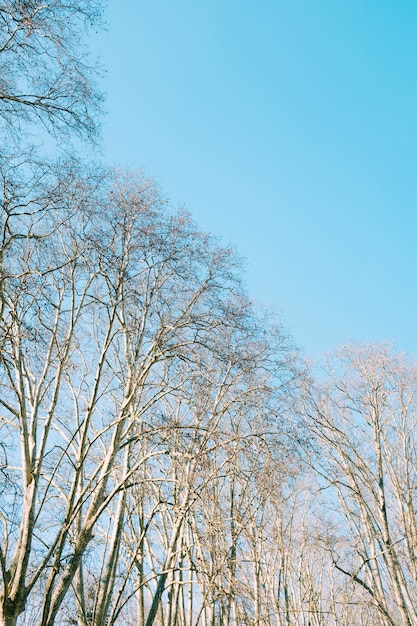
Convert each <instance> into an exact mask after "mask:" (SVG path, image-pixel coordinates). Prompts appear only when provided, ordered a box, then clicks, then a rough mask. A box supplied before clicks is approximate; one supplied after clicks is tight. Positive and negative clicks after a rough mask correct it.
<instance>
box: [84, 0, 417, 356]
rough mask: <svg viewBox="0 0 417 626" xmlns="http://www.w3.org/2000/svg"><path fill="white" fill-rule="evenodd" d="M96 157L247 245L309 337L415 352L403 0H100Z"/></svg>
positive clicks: (415, 167) (413, 113) (298, 335)
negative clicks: (147, 180)
mask: <svg viewBox="0 0 417 626" xmlns="http://www.w3.org/2000/svg"><path fill="white" fill-rule="evenodd" d="M107 21H108V30H107V32H106V33H104V34H101V35H99V36H98V37H96V38H95V39H94V40H93V52H94V53H95V54H99V55H100V56H101V58H102V61H103V63H104V65H105V66H106V67H107V69H108V75H107V78H106V80H105V83H104V88H105V90H106V92H107V103H106V108H107V111H108V113H107V115H106V118H105V124H104V148H105V157H106V160H107V161H109V162H117V163H119V164H121V165H123V166H129V167H131V166H134V167H136V166H137V167H144V168H145V169H146V171H147V173H149V174H150V175H153V176H155V177H156V178H157V179H158V180H159V182H160V183H161V186H162V187H163V188H164V190H165V191H166V192H167V193H168V194H169V195H170V196H171V198H172V200H173V202H174V204H178V205H181V206H184V207H186V208H188V209H189V210H190V211H191V213H192V214H193V216H194V218H195V219H196V221H197V222H198V223H199V224H200V226H201V227H202V228H203V229H205V230H209V231H211V232H213V233H214V234H217V235H219V236H221V237H222V239H223V241H224V242H225V243H230V242H231V243H233V244H234V245H235V246H236V248H237V249H238V250H239V252H240V253H241V254H242V255H243V256H244V257H246V259H247V282H248V287H249V291H250V293H251V295H252V296H253V297H254V298H255V299H257V300H258V301H261V302H264V303H267V304H271V305H272V306H273V307H274V308H275V309H276V310H278V311H280V312H282V320H283V322H284V324H285V326H286V327H287V328H289V330H290V332H291V333H292V334H293V336H294V338H295V340H296V342H297V343H298V344H299V345H300V347H302V348H304V349H305V351H306V352H307V353H308V354H310V355H312V356H317V355H318V354H319V353H321V352H324V351H326V350H329V349H331V348H333V347H336V346H337V345H338V344H340V343H342V342H344V341H347V340H351V339H352V340H360V341H364V340H382V339H392V340H394V341H395V342H396V343H397V345H398V346H399V347H400V348H401V349H403V350H406V351H409V352H414V353H416V354H417V315H416V310H417V286H416V270H417V245H416V241H417V232H416V231H417V202H416V201H417V175H416V174H417V2H415V0H401V1H400V2H393V1H392V0H258V1H257V2H253V0H251V1H249V0H175V1H174V0H152V2H150V1H149V0H147V1H145V0H123V1H120V0H119V1H116V0H110V2H109V8H108V11H107Z"/></svg>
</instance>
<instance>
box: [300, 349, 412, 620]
mask: <svg viewBox="0 0 417 626" xmlns="http://www.w3.org/2000/svg"><path fill="white" fill-rule="evenodd" d="M416 399H417V369H416V365H415V363H413V362H411V361H410V360H407V359H406V358H405V357H403V356H402V355H400V354H397V353H395V352H394V351H393V350H392V348H391V347H390V346H386V345H366V346H349V347H346V348H342V349H340V351H338V353H337V354H336V355H335V357H334V358H332V359H330V361H329V363H328V367H327V379H324V380H322V383H321V384H320V385H319V386H318V388H317V389H316V392H315V393H314V394H312V395H311V394H310V405H309V409H308V411H307V413H308V417H309V426H310V429H311V431H312V433H314V436H315V437H316V441H317V446H318V454H317V455H316V456H315V463H316V469H317V471H318V472H319V473H320V475H321V477H322V480H323V481H324V484H326V485H328V486H329V493H331V492H333V495H332V496H331V497H330V496H329V497H330V500H329V503H330V504H331V503H332V498H333V507H334V506H335V502H336V501H337V502H338V507H337V511H338V515H339V516H340V519H342V520H344V537H343V539H341V540H340V542H339V543H337V542H336V543H335V544H334V545H333V546H332V549H331V552H332V558H333V562H334V567H335V568H336V569H337V570H338V571H339V572H340V573H342V574H343V575H344V576H346V577H348V578H349V579H350V580H351V581H352V582H353V583H354V584H355V585H356V587H357V589H358V590H360V592H361V594H362V595H363V597H365V598H366V599H367V602H368V605H369V606H370V607H373V608H376V609H377V610H378V611H379V622H380V623H381V624H387V625H391V626H393V625H394V624H404V625H406V626H411V625H415V624H417V613H416V606H417V588H416V584H417V579H416V570H415V563H416V552H415V537H416V530H417V526H416V514H415V511H416V500H415V486H416V444H417V439H416V408H417V406H416ZM341 547H343V552H341Z"/></svg>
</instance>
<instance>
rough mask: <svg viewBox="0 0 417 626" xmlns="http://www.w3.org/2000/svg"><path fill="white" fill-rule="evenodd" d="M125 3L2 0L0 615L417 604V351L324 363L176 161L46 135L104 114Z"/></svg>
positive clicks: (92, 620) (142, 616)
mask: <svg viewBox="0 0 417 626" xmlns="http://www.w3.org/2000/svg"><path fill="white" fill-rule="evenodd" d="M102 8H103V7H102V5H101V3H100V2H84V1H83V0H70V1H69V2H63V0H47V1H46V2H43V3H41V2H39V0H26V1H22V0H16V1H12V0H8V1H5V2H1V3H0V23H1V25H2V28H1V34H0V37H1V40H0V67H1V68H2V69H1V76H2V77H1V79H0V118H1V120H2V121H1V128H2V136H3V143H2V146H3V147H2V149H1V155H0V181H1V203H2V211H1V222H0V237H1V243H0V343H1V351H0V433H1V435H0V537H1V538H0V624H1V625H2V626H19V625H25V626H53V625H54V624H62V626H66V625H67V626H70V625H71V626H119V625H128V626H152V625H155V626H156V625H158V626H217V625H219V626H220V625H225V626H240V625H242V626H243V625H248V626H249V625H262V626H290V625H302V626H313V625H314V626H336V625H344V626H352V625H353V626H371V625H372V626H374V625H375V624H381V625H382V626H388V625H389V626H394V625H395V626H396V625H399V624H401V625H404V626H406V625H407V626H412V625H416V624H417V609H416V606H417V598H416V595H417V589H416V583H417V571H416V567H417V551H416V550H417V549H416V545H417V544H416V539H417V525H416V504H417V503H416V495H415V494H416V486H417V482H416V469H415V468H416V458H415V455H416V444H417V436H416V426H415V421H416V420H415V416H416V406H415V403H416V392H417V369H416V365H415V363H414V362H413V361H412V360H411V359H408V358H407V357H405V356H402V355H400V354H398V353H397V352H396V351H395V350H394V349H393V348H392V347H391V346H389V345H373V344H370V345H366V346H355V345H352V346H346V347H343V348H341V349H339V350H338V351H336V352H335V353H334V354H333V355H332V356H331V357H329V359H328V361H327V362H326V363H325V364H324V366H323V368H322V369H321V370H320V371H317V370H313V369H312V368H311V367H308V366H307V365H306V364H305V363H304V362H303V360H302V358H301V356H300V354H299V353H298V352H297V350H296V348H295V346H294V345H293V342H292V340H291V338H290V337H289V335H288V333H287V332H286V331H285V329H283V328H282V326H281V325H280V324H279V322H278V321H277V320H276V319H275V318H274V316H273V315H272V314H271V313H269V312H268V311H263V310H262V309H261V307H259V306H255V305H254V304H253V303H252V302H251V301H250V298H249V297H248V295H247V293H246V291H245V286H244V283H243V281H242V272H241V263H240V259H239V257H238V256H237V255H236V253H235V252H234V251H233V250H232V249H230V248H225V247H222V246H221V245H220V244H219V242H218V241H217V240H216V239H215V238H213V237H212V236H211V235H208V234H207V233H203V232H201V230H200V229H199V228H198V227H197V226H196V225H195V224H194V222H193V220H192V219H191V217H190V215H189V214H188V213H186V212H183V211H178V210H176V209H175V208H173V207H172V206H171V205H170V203H169V202H167V200H166V199H165V197H164V194H163V192H162V191H161V190H160V189H159V188H158V186H157V185H156V183H155V182H154V181H152V180H149V179H147V178H146V177H145V176H144V174H143V173H141V172H133V173H132V172H123V171H120V170H117V169H114V168H110V167H106V166H104V165H103V166H94V167H93V166H92V165H91V164H88V163H86V162H83V161H80V160H79V159H76V158H73V157H70V156H68V155H67V156H65V158H64V156H61V158H60V159H58V160H55V161H53V160H52V159H47V158H46V157H45V155H43V154H42V153H41V151H40V149H39V148H36V147H34V146H33V145H30V144H31V142H30V137H31V132H33V130H34V129H35V128H36V127H37V125H39V124H41V125H42V126H43V127H44V129H45V130H46V131H47V132H49V133H51V134H53V135H54V137H55V139H56V141H57V142H58V143H61V144H62V142H64V143H66V145H67V146H68V145H69V141H70V138H71V136H75V135H77V136H79V137H84V138H87V139H88V140H91V139H92V138H94V136H97V135H96V133H97V110H98V107H99V103H100V101H101V96H100V94H99V93H98V91H97V89H96V86H95V83H94V76H95V75H96V70H95V68H94V66H93V64H92V63H91V61H89V60H88V57H87V55H86V52H85V50H84V48H83V46H82V34H83V33H82V31H83V28H84V26H86V25H87V26H88V27H91V26H93V27H95V26H96V25H98V24H99V23H100V20H101V10H102ZM32 143H33V142H32ZM68 151H69V150H68V149H67V152H68Z"/></svg>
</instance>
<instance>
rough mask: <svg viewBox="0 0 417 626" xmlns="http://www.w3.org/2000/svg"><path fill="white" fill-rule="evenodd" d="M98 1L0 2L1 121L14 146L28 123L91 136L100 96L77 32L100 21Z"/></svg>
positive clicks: (19, 0)
mask: <svg viewBox="0 0 417 626" xmlns="http://www.w3.org/2000/svg"><path fill="white" fill-rule="evenodd" d="M102 6H103V2H102V1H101V0H70V1H69V2H64V1H63V0H46V1H45V2H41V1H40V0H3V1H2V2H1V3H0V76H1V78H0V119H1V120H2V121H3V123H4V124H3V129H2V130H3V131H4V132H5V131H6V130H7V128H9V129H12V131H13V136H14V140H15V142H14V143H15V145H16V143H17V149H18V151H19V152H21V151H22V145H21V143H22V138H23V137H22V135H21V134H20V133H19V130H22V129H23V128H25V130H26V131H27V130H28V124H29V128H30V126H31V125H35V126H39V125H42V126H43V127H45V128H46V129H47V130H48V132H50V133H52V134H54V135H55V136H56V137H58V136H59V137H61V138H62V136H63V134H64V135H67V134H68V132H70V133H71V134H73V133H75V134H77V135H80V136H85V137H89V138H92V137H93V136H94V135H95V132H96V128H97V112H98V110H99V108H100V103H101V96H100V95H99V92H98V90H97V88H96V85H95V77H96V75H97V70H96V69H95V68H94V66H93V65H92V63H91V61H90V60H89V58H88V55H87V54H86V50H85V46H84V44H83V38H82V33H83V32H84V31H85V29H86V28H87V27H88V28H91V27H93V28H94V27H96V26H98V25H99V24H100V22H101V15H102ZM3 149H4V146H3Z"/></svg>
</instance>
